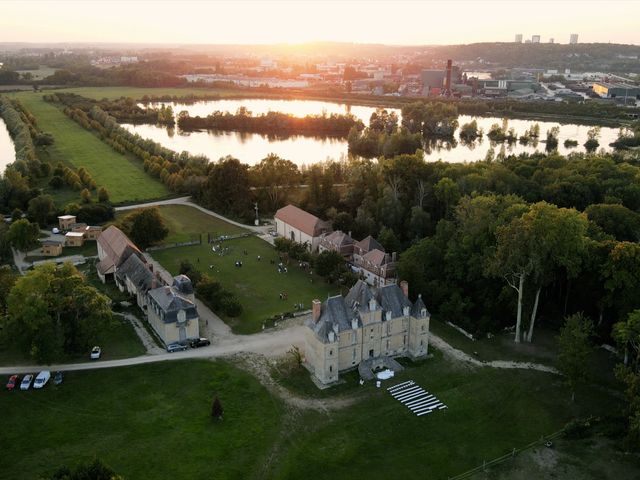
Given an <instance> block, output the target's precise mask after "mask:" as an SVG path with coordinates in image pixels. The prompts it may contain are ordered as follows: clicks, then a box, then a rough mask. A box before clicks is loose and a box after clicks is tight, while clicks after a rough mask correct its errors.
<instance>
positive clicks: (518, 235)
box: [490, 202, 587, 343]
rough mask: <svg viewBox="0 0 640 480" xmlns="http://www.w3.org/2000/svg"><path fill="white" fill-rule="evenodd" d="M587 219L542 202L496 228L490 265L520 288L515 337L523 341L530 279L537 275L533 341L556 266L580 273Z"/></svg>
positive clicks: (528, 338)
mask: <svg viewBox="0 0 640 480" xmlns="http://www.w3.org/2000/svg"><path fill="white" fill-rule="evenodd" d="M586 230H587V220H586V217H585V215H584V214H579V213H578V212H577V211H575V210H570V209H559V208H558V207H556V206H555V205H550V204H548V203H546V202H539V203H536V204H534V205H532V206H531V207H530V208H529V211H527V212H525V213H524V214H523V215H522V216H521V217H518V218H514V219H513V220H511V222H510V223H509V224H507V225H504V226H501V227H499V228H498V229H497V231H496V238H497V246H496V252H495V255H494V258H493V261H492V263H491V266H490V270H492V271H493V272H494V273H495V274H498V275H501V276H503V277H504V278H505V280H506V281H507V284H508V285H509V286H510V287H512V288H513V289H514V290H516V292H518V306H517V313H516V331H515V341H516V343H520V341H521V329H522V307H523V297H524V293H525V287H526V285H527V284H528V282H527V280H529V279H533V282H534V286H535V287H536V294H535V301H534V305H533V309H532V313H531V319H530V322H529V331H528V333H527V334H526V335H525V340H527V341H529V342H530V341H531V339H532V337H533V327H534V324H535V320H536V314H537V309H538V301H539V297H540V291H541V289H542V287H543V286H544V285H545V284H546V283H547V282H548V281H549V279H550V276H551V275H552V273H553V272H554V269H555V268H564V269H565V270H566V271H567V273H568V274H569V275H576V274H577V272H578V267H579V265H580V261H581V254H582V251H583V249H584V248H585V241H584V239H585V234H586Z"/></svg>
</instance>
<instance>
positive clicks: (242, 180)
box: [198, 157, 253, 219]
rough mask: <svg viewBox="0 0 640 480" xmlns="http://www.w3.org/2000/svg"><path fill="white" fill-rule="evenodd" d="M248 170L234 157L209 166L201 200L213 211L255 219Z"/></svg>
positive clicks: (200, 196) (200, 194)
mask: <svg viewBox="0 0 640 480" xmlns="http://www.w3.org/2000/svg"><path fill="white" fill-rule="evenodd" d="M248 168H249V167H248V166H247V165H245V164H243V163H241V162H240V160H238V159H236V158H232V157H225V158H221V159H220V160H219V161H217V162H215V163H212V164H209V167H208V176H207V180H206V181H205V183H204V188H203V189H202V191H201V192H199V194H198V197H199V200H200V201H201V202H202V204H204V206H206V207H207V208H210V209H212V210H215V211H219V212H221V213H226V214H230V215H233V216H235V217H238V218H242V219H249V218H253V205H252V202H251V190H250V189H249V173H248Z"/></svg>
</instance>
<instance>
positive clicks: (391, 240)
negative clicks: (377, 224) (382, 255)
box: [378, 227, 400, 253]
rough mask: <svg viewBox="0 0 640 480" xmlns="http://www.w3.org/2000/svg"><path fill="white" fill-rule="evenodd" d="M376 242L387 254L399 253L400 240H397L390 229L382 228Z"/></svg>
mask: <svg viewBox="0 0 640 480" xmlns="http://www.w3.org/2000/svg"><path fill="white" fill-rule="evenodd" d="M378 241H379V242H380V243H381V244H382V246H383V247H384V249H385V250H386V251H387V252H390V253H391V252H399V251H400V240H398V237H397V236H396V234H395V233H394V231H393V230H391V229H390V228H387V227H384V228H383V229H382V230H380V235H378Z"/></svg>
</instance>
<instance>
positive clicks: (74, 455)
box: [0, 360, 281, 480]
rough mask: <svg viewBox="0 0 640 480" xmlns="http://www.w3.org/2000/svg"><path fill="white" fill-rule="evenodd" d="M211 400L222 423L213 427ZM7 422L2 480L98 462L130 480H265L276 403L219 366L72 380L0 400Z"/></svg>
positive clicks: (144, 369)
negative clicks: (218, 409) (214, 400)
mask: <svg viewBox="0 0 640 480" xmlns="http://www.w3.org/2000/svg"><path fill="white" fill-rule="evenodd" d="M213 395H218V397H219V398H220V400H221V402H222V406H223V408H224V419H223V420H222V421H216V422H214V421H212V419H211V417H210V411H211V402H212V398H213ZM0 411H2V413H3V417H4V418H5V419H7V420H8V421H10V424H11V425H10V428H5V429H4V432H3V434H2V442H1V443H2V455H0V478H1V479H14V478H33V479H35V478H38V477H39V475H41V474H46V473H51V472H52V470H54V469H55V468H56V467H58V466H60V465H62V464H71V465H73V464H75V463H77V462H79V461H80V460H82V459H92V458H94V457H98V458H100V459H102V460H103V461H104V462H105V463H107V464H108V465H110V466H111V467H112V468H114V469H115V470H116V471H117V472H118V473H119V474H121V475H122V476H123V477H124V478H125V479H126V480H135V479H145V478H148V479H155V480H162V479H177V478H180V479H193V480H197V479H213V478H215V479H237V478H263V475H262V474H261V471H262V468H263V464H264V463H265V458H266V457H267V454H268V453H269V450H270V445H271V444H272V443H274V442H275V440H276V436H277V434H278V431H279V423H280V422H279V420H280V415H281V406H280V402H278V401H277V400H275V399H274V398H272V397H271V396H270V395H269V394H268V392H267V391H266V390H265V389H264V388H263V387H262V386H260V384H259V383H258V382H257V381H256V380H255V379H254V378H252V377H251V376H250V375H248V374H246V373H244V372H241V371H239V370H237V369H236V368H234V367H232V366H230V365H228V364H227V363H224V362H215V363H214V362H208V361H197V360H192V361H178V362H161V363H156V364H152V365H144V366H136V367H124V368H113V369H106V370H95V371H86V372H68V373H67V374H66V375H65V380H64V383H63V384H62V385H61V386H58V387H56V386H53V385H47V386H46V387H45V388H44V389H43V390H42V391H34V390H30V391H28V392H21V391H14V392H7V391H6V390H5V389H4V388H3V389H1V391H0Z"/></svg>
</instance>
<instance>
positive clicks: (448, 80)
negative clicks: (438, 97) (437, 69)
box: [444, 60, 451, 95]
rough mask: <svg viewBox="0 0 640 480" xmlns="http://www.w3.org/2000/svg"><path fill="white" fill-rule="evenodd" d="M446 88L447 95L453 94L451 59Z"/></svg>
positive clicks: (448, 64)
mask: <svg viewBox="0 0 640 480" xmlns="http://www.w3.org/2000/svg"><path fill="white" fill-rule="evenodd" d="M444 90H445V94H446V95H451V60H447V79H446V84H445V86H444Z"/></svg>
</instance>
